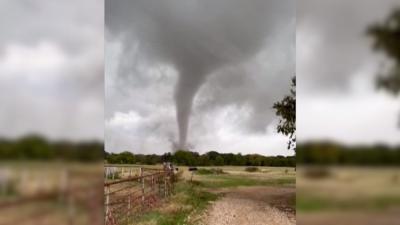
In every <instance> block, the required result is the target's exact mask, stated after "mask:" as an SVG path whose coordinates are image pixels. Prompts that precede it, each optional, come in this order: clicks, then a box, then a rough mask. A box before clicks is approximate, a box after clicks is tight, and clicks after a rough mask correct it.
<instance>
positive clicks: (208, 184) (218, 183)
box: [200, 175, 296, 188]
mask: <svg viewBox="0 0 400 225" xmlns="http://www.w3.org/2000/svg"><path fill="white" fill-rule="evenodd" d="M295 183H296V178H295V177H290V178H289V177H283V178H273V179H258V178H251V177H244V176H239V175H219V176H213V175H209V176H207V179H204V180H201V181H200V185H201V186H202V187H205V188H228V187H239V186H290V185H294V184H295Z"/></svg>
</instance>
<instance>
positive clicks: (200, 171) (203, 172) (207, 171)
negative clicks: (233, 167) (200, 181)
mask: <svg viewBox="0 0 400 225" xmlns="http://www.w3.org/2000/svg"><path fill="white" fill-rule="evenodd" d="M224 173H225V172H224V171H223V170H222V169H219V168H211V169H198V170H197V174H200V175H211V174H216V175H218V174H224Z"/></svg>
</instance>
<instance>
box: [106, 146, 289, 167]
mask: <svg viewBox="0 0 400 225" xmlns="http://www.w3.org/2000/svg"><path fill="white" fill-rule="evenodd" d="M105 160H106V162H107V163H109V164H147V165H154V164H160V163H162V162H172V163H174V164H176V165H180V166H228V165H229V166H274V167H294V166H296V158H295V157H294V156H286V157H285V156H263V155H258V154H248V155H242V154H240V153H239V154H233V153H219V152H216V151H210V152H207V153H205V154H199V153H198V152H191V151H184V150H178V151H176V152H174V153H170V152H168V153H164V154H162V155H156V154H149V155H144V154H134V153H132V152H129V151H124V152H121V153H108V152H105Z"/></svg>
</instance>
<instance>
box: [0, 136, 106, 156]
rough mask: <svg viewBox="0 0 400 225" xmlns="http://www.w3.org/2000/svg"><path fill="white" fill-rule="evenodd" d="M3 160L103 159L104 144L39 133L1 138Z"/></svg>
mask: <svg viewBox="0 0 400 225" xmlns="http://www.w3.org/2000/svg"><path fill="white" fill-rule="evenodd" d="M0 159H1V160H57V159H60V160H66V161H101V160H103V159H104V145H103V143H102V142H98V141H84V142H71V141H49V140H47V139H46V138H44V137H41V136H39V135H28V136H25V137H21V138H18V139H6V138H1V139H0Z"/></svg>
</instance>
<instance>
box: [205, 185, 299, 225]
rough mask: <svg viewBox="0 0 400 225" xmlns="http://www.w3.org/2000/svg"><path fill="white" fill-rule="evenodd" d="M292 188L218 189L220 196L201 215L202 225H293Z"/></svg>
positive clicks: (293, 193) (293, 196)
mask: <svg viewBox="0 0 400 225" xmlns="http://www.w3.org/2000/svg"><path fill="white" fill-rule="evenodd" d="M295 191H296V189H295V188H279V187H241V188H234V189H232V188H230V189H222V190H219V191H218V192H219V193H223V194H224V197H222V198H220V199H219V200H217V201H216V202H214V203H213V204H212V205H211V206H210V207H209V208H208V209H207V210H206V212H205V214H204V216H203V219H202V222H201V224H204V225H293V224H296V216H295V209H294V207H295V203H294V199H295Z"/></svg>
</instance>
